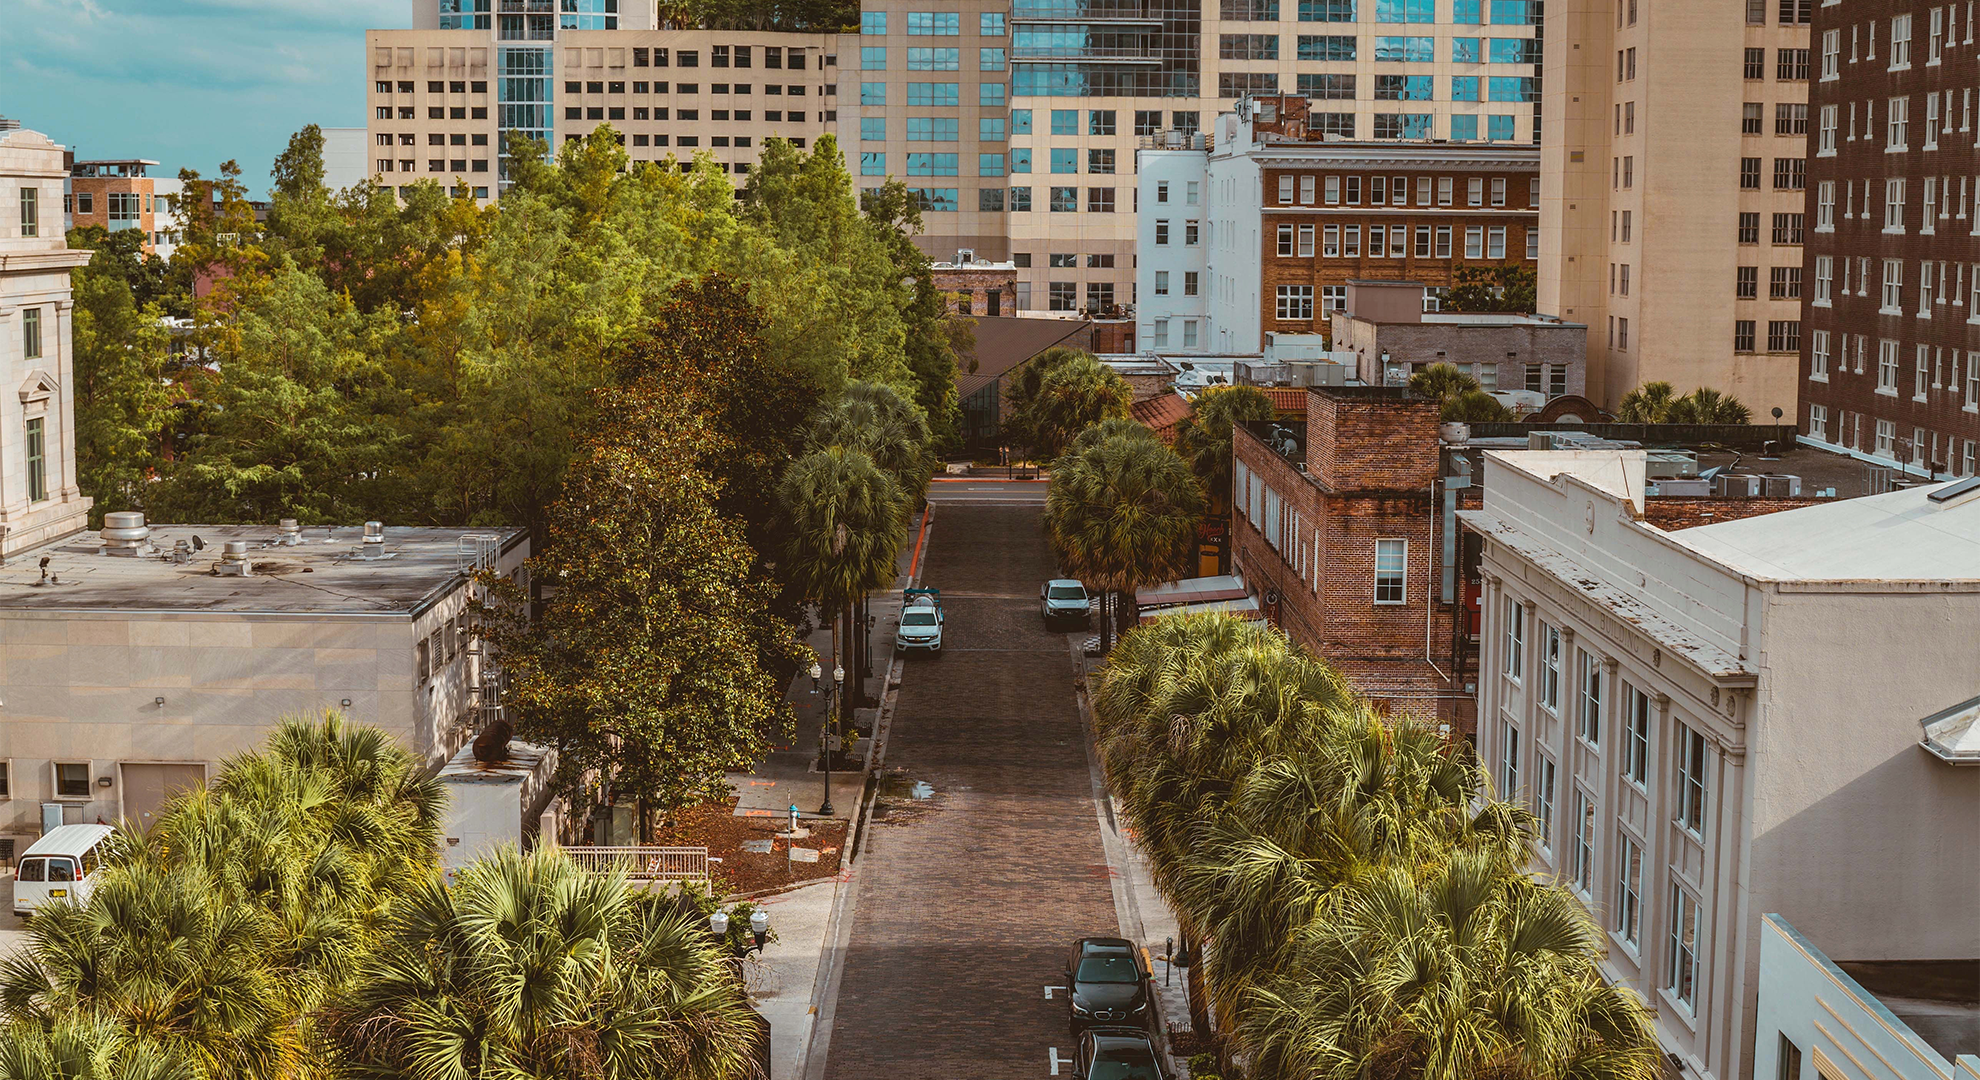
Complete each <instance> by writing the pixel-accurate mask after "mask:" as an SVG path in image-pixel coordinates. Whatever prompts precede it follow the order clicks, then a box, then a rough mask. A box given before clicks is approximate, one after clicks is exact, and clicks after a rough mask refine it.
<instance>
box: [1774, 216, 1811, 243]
mask: <svg viewBox="0 0 1980 1080" xmlns="http://www.w3.org/2000/svg"><path fill="white" fill-rule="evenodd" d="M1805 220H1806V218H1805V216H1804V215H1802V214H1775V215H1774V243H1776V244H1782V245H1792V244H1799V243H1801V240H1802V223H1803V221H1805Z"/></svg>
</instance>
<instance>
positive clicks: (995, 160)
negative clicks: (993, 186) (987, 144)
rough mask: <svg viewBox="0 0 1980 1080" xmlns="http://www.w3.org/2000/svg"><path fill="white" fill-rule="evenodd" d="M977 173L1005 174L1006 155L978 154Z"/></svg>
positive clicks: (986, 174) (984, 174)
mask: <svg viewBox="0 0 1980 1080" xmlns="http://www.w3.org/2000/svg"><path fill="white" fill-rule="evenodd" d="M976 175H978V176H1002V175H1004V155H1002V154H978V155H976Z"/></svg>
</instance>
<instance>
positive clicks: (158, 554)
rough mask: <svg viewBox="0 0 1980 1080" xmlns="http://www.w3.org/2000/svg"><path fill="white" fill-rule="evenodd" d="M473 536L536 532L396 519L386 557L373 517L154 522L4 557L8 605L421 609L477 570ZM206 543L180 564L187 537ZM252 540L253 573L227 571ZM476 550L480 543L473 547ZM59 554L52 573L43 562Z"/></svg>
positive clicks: (505, 545) (502, 545)
mask: <svg viewBox="0 0 1980 1080" xmlns="http://www.w3.org/2000/svg"><path fill="white" fill-rule="evenodd" d="M463 536H492V537H495V538H496V548H497V550H498V551H500V552H503V553H507V552H510V551H512V550H514V549H515V548H516V547H517V546H518V545H521V544H524V543H526V542H527V541H528V537H529V534H528V531H527V530H525V529H521V528H515V527H508V526H504V527H499V528H483V529H457V528H444V529H441V528H414V527H400V526H390V525H388V526H386V528H385V545H384V554H385V555H386V556H387V557H385V558H379V559H362V558H359V557H358V549H359V548H360V547H361V546H362V541H363V538H364V527H363V526H362V525H339V526H334V527H326V526H322V525H310V526H305V527H304V528H303V530H302V542H301V543H298V544H295V545H284V544H282V543H281V542H280V541H281V539H282V533H281V530H280V529H278V528H277V527H275V526H273V525H157V524H153V525H151V537H150V541H149V542H150V544H151V548H150V549H149V550H148V553H147V554H144V555H140V556H135V557H133V556H126V555H110V554H107V553H106V552H105V549H104V545H103V539H102V537H101V536H100V535H98V534H97V533H94V532H85V533H77V534H75V535H73V536H70V537H68V538H66V539H62V540H57V541H54V542H52V543H49V544H44V545H42V546H41V547H38V548H34V549H32V550H30V551H26V552H23V553H21V554H20V555H17V556H15V557H13V558H11V559H9V560H7V562H6V564H5V565H4V566H0V613H4V612H16V611H21V612H26V611H49V612H56V611H78V610H81V611H187V612H193V611H217V612H236V613H242V614H247V613H263V614H284V615H312V614H313V615H391V614H405V615H410V614H413V613H415V612H418V611H419V610H421V609H423V608H424V607H426V606H427V605H428V604H429V603H431V602H432V601H434V600H437V599H438V598H440V597H441V596H444V595H446V594H447V593H448V592H451V591H452V590H453V589H454V588H456V587H458V585H459V583H460V582H461V581H462V580H463V579H465V578H466V576H467V573H468V569H467V567H468V564H469V557H468V556H463V555H462V554H461V546H462V545H461V538H462V537H463ZM194 537H198V538H199V539H200V541H201V543H202V544H204V548H203V549H201V550H196V551H194V552H193V554H192V559H191V561H190V562H187V563H178V562H174V561H173V559H172V552H173V549H174V547H175V545H176V543H177V542H178V541H180V540H185V541H187V542H188V543H190V542H191V541H192V539H193V538H194ZM229 540H239V541H244V542H246V543H247V545H248V551H247V557H248V559H249V560H250V561H251V562H253V563H254V573H253V574H252V575H251V576H248V577H240V576H235V575H232V574H216V573H215V572H214V567H215V565H216V564H218V563H219V562H220V561H221V559H220V556H221V551H222V545H223V544H225V543H226V542H227V541H229ZM468 547H469V549H470V550H472V548H473V544H472V542H470V543H469V545H468ZM43 559H46V560H47V562H48V566H47V571H48V580H46V581H44V580H43V577H42V569H41V562H42V560H43Z"/></svg>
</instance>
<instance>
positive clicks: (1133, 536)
mask: <svg viewBox="0 0 1980 1080" xmlns="http://www.w3.org/2000/svg"><path fill="white" fill-rule="evenodd" d="M1115 377H1116V378H1119V376H1118V375H1117V376H1115ZM1047 386H1048V388H1049V386H1050V383H1048V384H1047ZM1204 508H1205V507H1204V498H1203V484H1202V482H1201V481H1199V480H1197V478H1196V476H1195V474H1193V473H1191V472H1190V470H1189V466H1188V465H1185V464H1184V463H1183V460H1182V459H1181V458H1179V457H1177V456H1176V455H1175V454H1174V453H1172V452H1171V451H1170V450H1169V448H1168V447H1166V446H1163V445H1162V443H1161V441H1160V440H1158V439H1156V438H1155V435H1154V433H1153V432H1151V431H1149V430H1148V429H1147V428H1145V427H1142V426H1141V425H1139V424H1134V423H1132V422H1121V423H1113V424H1109V425H1106V426H1105V427H1104V428H1103V430H1102V431H1101V432H1097V433H1096V435H1095V437H1094V438H1093V439H1092V440H1090V441H1088V442H1085V443H1083V444H1078V445H1076V446H1075V447H1074V448H1073V449H1071V450H1069V451H1068V452H1066V453H1065V454H1063V455H1061V456H1060V457H1059V458H1058V459H1057V460H1056V461H1054V462H1053V463H1052V482H1051V485H1050V486H1049V487H1048V488H1047V489H1046V493H1045V535H1046V537H1047V538H1048V539H1049V540H1050V541H1051V544H1052V549H1053V551H1054V552H1056V553H1057V555H1058V557H1059V565H1060V566H1061V567H1063V568H1064V569H1065V570H1066V572H1068V573H1070V574H1072V575H1073V576H1075V577H1077V578H1079V579H1080V580H1081V581H1084V582H1086V583H1087V584H1088V585H1090V586H1094V587H1096V588H1099V589H1100V590H1102V591H1103V593H1105V594H1107V597H1106V601H1105V602H1104V603H1103V605H1102V607H1103V610H1105V611H1106V612H1107V614H1106V617H1105V619H1104V620H1103V630H1102V641H1103V644H1104V643H1105V642H1106V641H1108V640H1110V639H1111V637H1112V634H1113V632H1114V626H1115V624H1116V623H1117V621H1118V620H1117V619H1116V617H1115V616H1114V614H1113V612H1112V600H1113V594H1117V593H1126V594H1127V595H1128V596H1129V597H1130V598H1131V597H1132V596H1133V593H1134V590H1135V589H1136V588H1137V587H1138V586H1140V585H1144V584H1148V583H1151V582H1159V581H1168V580H1170V579H1172V578H1179V577H1181V576H1183V575H1184V574H1185V573H1187V572H1188V571H1189V569H1190V567H1192V566H1193V565H1195V562H1196V549H1195V541H1196V527H1197V523H1198V522H1199V521H1200V520H1201V519H1202V517H1203V512H1204Z"/></svg>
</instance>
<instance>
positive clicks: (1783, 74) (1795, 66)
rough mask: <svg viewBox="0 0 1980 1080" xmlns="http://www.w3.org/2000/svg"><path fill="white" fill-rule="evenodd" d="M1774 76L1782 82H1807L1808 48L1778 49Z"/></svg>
mask: <svg viewBox="0 0 1980 1080" xmlns="http://www.w3.org/2000/svg"><path fill="white" fill-rule="evenodd" d="M1774 78H1776V79H1779V80H1781V81H1782V82H1807V81H1808V50H1807V49H1779V50H1776V52H1775V54H1774Z"/></svg>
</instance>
